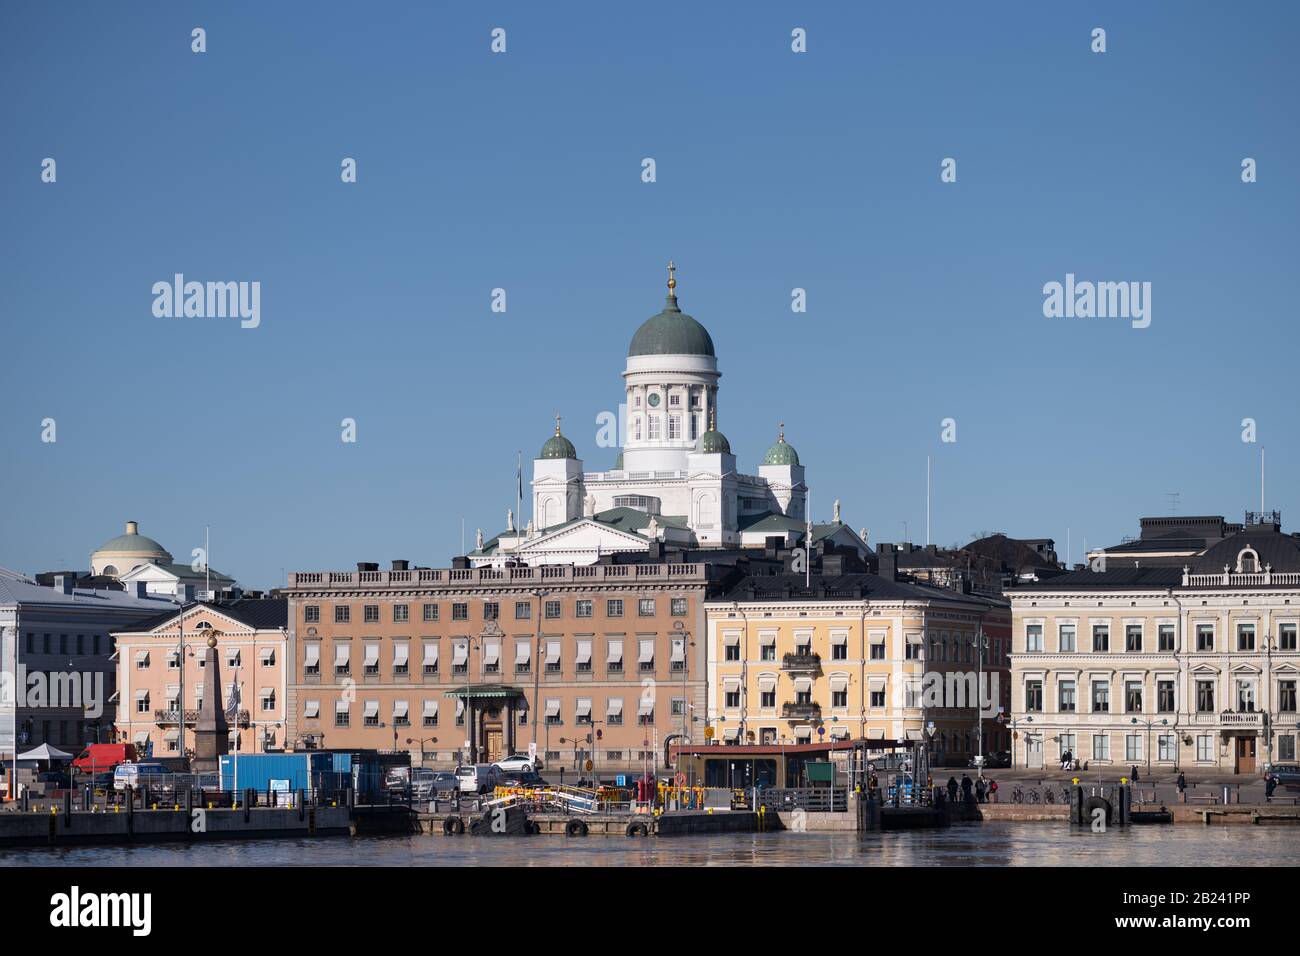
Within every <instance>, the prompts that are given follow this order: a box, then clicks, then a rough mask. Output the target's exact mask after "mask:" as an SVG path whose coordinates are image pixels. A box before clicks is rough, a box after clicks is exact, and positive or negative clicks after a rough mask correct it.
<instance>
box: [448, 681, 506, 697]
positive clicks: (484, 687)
mask: <svg viewBox="0 0 1300 956" xmlns="http://www.w3.org/2000/svg"><path fill="white" fill-rule="evenodd" d="M442 696H443V697H462V698H465V697H523V696H524V692H523V691H521V690H520V689H519V688H518V687H507V686H504V685H501V684H471V685H470V686H468V687H457V688H456V689H455V690H449V691H445V692H444V693H443V695H442Z"/></svg>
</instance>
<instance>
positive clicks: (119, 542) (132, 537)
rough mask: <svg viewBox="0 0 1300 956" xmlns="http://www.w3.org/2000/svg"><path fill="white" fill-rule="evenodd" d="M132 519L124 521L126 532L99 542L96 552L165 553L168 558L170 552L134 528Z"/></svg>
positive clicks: (134, 524) (135, 526)
mask: <svg viewBox="0 0 1300 956" xmlns="http://www.w3.org/2000/svg"><path fill="white" fill-rule="evenodd" d="M137 527H138V526H137V525H136V523H135V522H134V521H128V522H127V523H126V534H119V535H118V536H117V537H116V538H112V539H110V540H108V541H105V542H104V543H103V544H101V545H100V546H99V547H98V548H97V549H96V552H99V551H104V552H108V553H118V554H120V553H127V554H148V555H166V556H167V557H168V558H169V559H170V558H171V553H170V552H169V551H168V550H167V549H166V548H164V547H163V546H162V545H161V544H159V543H158V542H157V541H155V540H154V539H153V538H150V537H146V536H145V535H142V534H140V533H139V532H138V531H137V530H136V529H137Z"/></svg>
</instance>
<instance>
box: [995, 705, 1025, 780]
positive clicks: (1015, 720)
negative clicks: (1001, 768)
mask: <svg viewBox="0 0 1300 956" xmlns="http://www.w3.org/2000/svg"><path fill="white" fill-rule="evenodd" d="M997 720H998V723H1000V724H1001V723H1006V724H1008V725H1009V726H1010V727H1011V769H1012V770H1014V769H1015V768H1016V727H1018V726H1019V725H1020V724H1032V723H1033V722H1034V718H1033V715H1032V714H1026V715H1025V716H1024V717H1012V718H1010V720H1008V719H1007V716H1006V714H1004V713H1003V712H1002V708H1001V707H999V708H998V717H997ZM1028 744H1029V735H1028V734H1027V733H1026V734H1025V763H1026V765H1028V763H1029V746H1028Z"/></svg>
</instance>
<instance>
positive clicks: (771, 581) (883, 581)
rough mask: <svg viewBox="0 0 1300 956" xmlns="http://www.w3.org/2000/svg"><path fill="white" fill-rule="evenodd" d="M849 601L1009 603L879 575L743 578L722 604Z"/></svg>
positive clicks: (724, 595) (769, 575)
mask: <svg viewBox="0 0 1300 956" xmlns="http://www.w3.org/2000/svg"><path fill="white" fill-rule="evenodd" d="M834 598H842V599H847V600H902V601H949V602H958V603H963V604H979V605H983V606H991V607H1003V606H1005V605H1006V602H1005V601H1001V600H998V599H996V598H991V597H987V596H984V595H979V594H963V593H961V592H960V591H954V590H952V589H950V588H935V587H927V586H926V585H923V584H908V583H906V582H903V581H894V580H891V579H890V578H885V577H881V576H880V575H878V574H866V573H853V574H816V573H814V574H812V575H809V576H807V577H806V576H805V575H803V574H797V573H794V574H792V573H785V574H752V575H749V576H747V577H744V578H742V579H741V580H740V581H739V582H737V583H736V584H735V585H734V586H733V587H732V588H731V589H730V590H729V591H727V592H726V593H725V594H723V595H722V596H721V597H720V598H719V600H723V601H770V600H791V601H811V600H827V599H834Z"/></svg>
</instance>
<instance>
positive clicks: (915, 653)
mask: <svg viewBox="0 0 1300 956" xmlns="http://www.w3.org/2000/svg"><path fill="white" fill-rule="evenodd" d="M904 647H905V648H906V654H905V656H906V657H907V659H908V660H909V661H919V660H921V644H920V643H919V642H913V641H908V642H907V643H906V644H905V645H904Z"/></svg>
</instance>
